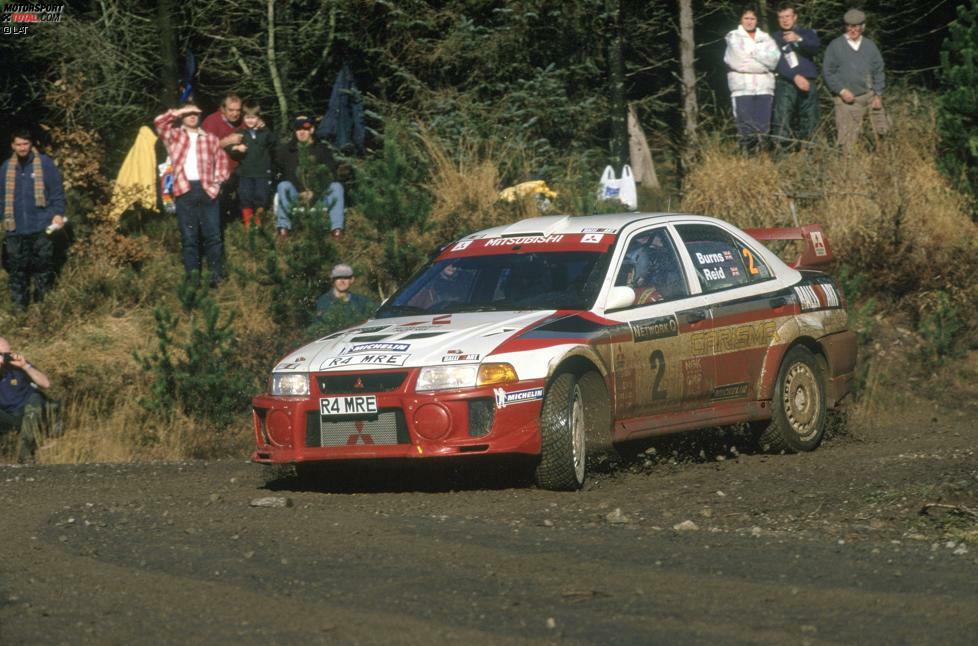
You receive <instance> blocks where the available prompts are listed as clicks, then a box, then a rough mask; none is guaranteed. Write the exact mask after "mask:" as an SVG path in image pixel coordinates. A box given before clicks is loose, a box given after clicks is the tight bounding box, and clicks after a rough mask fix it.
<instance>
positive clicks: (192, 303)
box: [135, 272, 256, 428]
mask: <svg viewBox="0 0 978 646" xmlns="http://www.w3.org/2000/svg"><path fill="white" fill-rule="evenodd" d="M200 278H201V277H200V276H198V275H197V274H196V272H195V273H194V274H192V275H190V276H189V277H188V278H187V279H185V280H184V281H183V282H182V283H181V284H180V286H179V288H178V297H179V300H180V305H181V308H182V318H181V317H180V316H178V315H176V314H174V313H173V312H171V311H170V310H169V309H168V308H166V307H164V306H161V307H157V308H156V309H155V310H154V317H155V319H156V338H157V350H156V351H155V352H153V353H152V354H150V355H148V356H144V355H141V354H139V353H135V358H136V360H137V361H138V362H139V364H140V365H141V366H142V368H143V370H144V371H146V372H148V373H150V374H151V375H152V383H151V385H150V392H149V394H148V395H147V396H146V397H145V398H143V400H142V401H141V403H142V405H143V406H144V407H145V408H146V409H147V410H150V411H153V412H155V413H157V414H159V415H161V416H163V417H164V418H170V417H172V415H173V414H174V413H175V412H176V411H177V410H178V409H179V410H180V411H182V412H183V413H185V414H186V415H188V416H190V417H192V418H194V419H197V420H201V421H204V422H207V423H210V424H212V425H213V426H214V427H216V428H224V427H227V426H228V425H230V424H231V423H232V421H234V419H235V418H236V417H237V416H239V415H240V414H241V411H242V410H244V409H245V408H246V406H247V403H248V399H249V397H250V396H251V394H252V392H253V391H254V389H255V385H256V384H255V382H254V379H253V378H252V377H251V376H250V375H248V373H246V372H245V371H243V370H241V369H240V367H241V366H240V357H241V349H240V348H239V347H238V344H237V342H236V339H235V333H234V327H233V323H234V314H233V313H232V314H229V315H228V316H227V317H224V318H223V319H222V317H221V312H220V308H219V307H218V306H217V304H216V303H215V302H214V300H213V299H212V298H211V297H210V295H209V294H208V289H207V287H206V286H205V285H206V283H207V280H206V278H207V277H206V275H205V276H204V280H203V281H202V280H200ZM183 319H185V320H183Z"/></svg>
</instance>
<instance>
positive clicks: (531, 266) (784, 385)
mask: <svg viewBox="0 0 978 646" xmlns="http://www.w3.org/2000/svg"><path fill="white" fill-rule="evenodd" d="M752 233H753V236H752V235H748V234H747V233H745V232H744V231H742V230H740V229H738V228H737V227H734V226H732V225H730V224H728V223H726V222H723V221H721V220H717V219H714V218H709V217H704V216H696V215H682V214H624V215H606V216H591V217H565V216H553V217H541V218H533V219H529V220H524V221H521V222H517V223H515V224H511V225H507V226H501V227H496V228H492V229H487V230H485V231H480V232H478V233H473V234H472V235H469V236H466V237H464V238H462V239H461V240H458V241H456V242H455V243H453V244H451V245H448V246H446V247H445V248H444V249H443V250H442V251H441V253H440V254H439V255H438V256H437V257H436V258H435V259H434V260H433V261H432V262H431V263H430V264H428V265H427V266H426V267H425V268H424V269H422V270H421V271H420V272H419V273H418V274H416V275H415V276H414V278H412V279H411V280H410V281H408V282H407V284H405V285H404V286H403V287H402V288H401V289H400V290H399V291H398V292H397V293H395V294H394V295H393V296H392V297H391V298H390V299H389V300H388V301H387V302H386V303H384V305H382V306H381V307H380V309H379V310H378V311H377V313H376V316H375V317H374V318H373V319H371V320H369V321H367V322H365V323H363V324H362V325H358V326H356V327H354V328H349V329H346V330H343V331H341V332H337V333H335V334H332V335H329V336H327V337H325V338H322V339H319V340H318V341H315V342H313V343H310V344H308V345H306V346H304V347H302V348H300V349H298V350H296V351H295V352H293V353H291V354H289V355H288V356H287V357H285V358H284V359H283V360H282V361H281V362H280V363H279V364H278V365H277V366H275V369H274V371H273V372H272V378H271V392H270V393H268V394H263V395H260V396H258V397H255V398H254V400H253V409H254V431H255V439H256V441H257V449H256V451H255V453H254V455H253V456H252V457H253V460H254V461H256V462H261V463H266V464H282V463H295V464H297V465H307V464H313V463H316V462H325V461H329V460H354V459H364V458H371V459H372V458H421V459H424V458H430V457H439V456H465V455H485V454H502V453H510V454H515V453H520V454H530V455H535V456H539V462H538V463H537V465H536V471H535V475H536V480H537V482H538V483H539V485H540V486H543V487H546V488H552V489H574V488H577V487H580V486H581V485H582V484H583V482H584V478H585V466H586V456H587V452H588V449H589V447H594V446H596V445H598V444H602V445H605V444H607V443H608V442H611V443H617V442H623V441H627V440H633V439H637V438H642V437H646V436H651V435H656V434H662V433H671V432H676V431H685V430H693V429H699V428H705V427H713V426H722V425H728V424H734V423H740V422H751V423H756V424H754V425H755V426H757V427H762V428H764V430H763V431H762V437H763V441H764V443H765V444H767V445H770V446H771V447H773V448H775V449H778V450H785V451H808V450H812V449H814V448H815V447H816V446H818V444H819V442H820V441H821V439H822V435H823V433H824V430H825V421H826V409H827V408H832V407H833V406H835V404H836V403H837V402H838V401H839V400H840V399H841V398H842V397H843V396H844V395H845V394H846V393H847V392H848V387H849V382H850V379H851V376H852V372H853V367H854V363H855V357H856V340H855V335H854V334H853V333H852V332H850V331H849V330H848V329H847V315H846V310H845V301H844V298H843V295H842V292H841V291H840V290H839V288H838V287H837V286H836V284H835V283H834V282H833V281H832V279H831V278H829V277H828V276H826V275H824V274H822V273H819V272H815V271H807V270H804V268H807V267H810V266H813V265H817V264H821V263H825V262H828V261H829V259H830V258H831V252H830V250H829V247H828V244H827V241H826V239H825V237H824V236H823V234H822V230H821V229H820V228H819V227H818V226H817V225H811V226H806V227H799V228H795V229H761V230H756V231H753V232H752ZM759 239H761V240H763V239H769V240H774V239H780V240H796V241H798V242H800V243H801V244H802V246H803V247H804V251H803V252H802V254H801V257H800V258H799V259H798V262H797V263H795V266H793V267H792V266H788V265H787V264H786V263H784V262H783V261H781V260H780V259H779V258H778V257H777V256H776V255H775V254H774V253H773V252H771V251H770V250H768V249H767V248H766V247H764V246H763V245H762V244H761V243H759V242H758V240H759ZM795 244H797V243H795ZM767 422H769V424H764V423H767Z"/></svg>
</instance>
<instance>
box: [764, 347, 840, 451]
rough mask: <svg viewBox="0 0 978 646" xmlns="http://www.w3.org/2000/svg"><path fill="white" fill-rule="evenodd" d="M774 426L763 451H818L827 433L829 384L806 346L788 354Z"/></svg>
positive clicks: (777, 392)
mask: <svg viewBox="0 0 978 646" xmlns="http://www.w3.org/2000/svg"><path fill="white" fill-rule="evenodd" d="M771 405H772V406H773V408H774V410H773V411H772V412H773V415H772V417H771V424H770V426H768V427H767V428H766V429H765V430H764V431H762V432H761V436H760V444H761V447H762V448H765V449H767V450H771V451H775V452H784V453H797V452H799V451H814V450H815V448H816V447H818V445H819V444H820V443H821V441H822V436H823V435H824V434H825V421H826V408H825V384H824V382H823V379H822V372H821V370H819V367H818V363H817V361H816V360H815V356H814V355H813V354H812V353H811V352H810V351H809V350H808V349H807V348H805V347H803V346H795V347H793V348H791V350H789V351H788V353H787V354H785V357H784V360H783V361H782V362H781V369H780V370H779V371H778V381H777V384H776V387H775V392H774V398H773V401H772V402H771Z"/></svg>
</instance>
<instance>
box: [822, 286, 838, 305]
mask: <svg viewBox="0 0 978 646" xmlns="http://www.w3.org/2000/svg"><path fill="white" fill-rule="evenodd" d="M819 287H821V288H822V293H824V294H825V302H826V303H828V304H829V307H839V293H838V292H836V291H835V285H830V284H828V283H821V284H820V285H819Z"/></svg>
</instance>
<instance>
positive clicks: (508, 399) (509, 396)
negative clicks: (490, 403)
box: [492, 387, 543, 408]
mask: <svg viewBox="0 0 978 646" xmlns="http://www.w3.org/2000/svg"><path fill="white" fill-rule="evenodd" d="M492 392H493V394H494V395H495V396H496V408H506V407H507V406H509V405H510V404H525V403H526V402H531V401H536V400H538V399H543V388H542V387H541V388H528V389H526V390H514V391H513V392H506V391H505V390H503V389H502V388H493V389H492Z"/></svg>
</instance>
